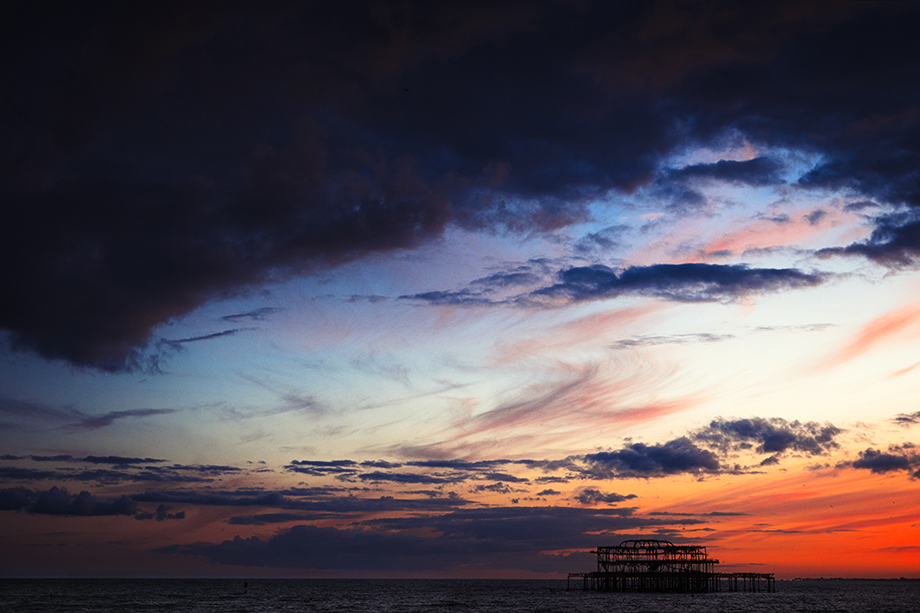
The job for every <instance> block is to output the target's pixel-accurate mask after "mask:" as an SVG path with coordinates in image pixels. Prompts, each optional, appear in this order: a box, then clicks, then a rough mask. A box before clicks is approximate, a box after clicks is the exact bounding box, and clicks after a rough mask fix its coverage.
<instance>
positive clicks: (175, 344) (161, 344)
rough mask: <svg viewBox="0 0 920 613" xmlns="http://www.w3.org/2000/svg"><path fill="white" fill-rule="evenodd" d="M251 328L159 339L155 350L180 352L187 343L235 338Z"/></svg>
mask: <svg viewBox="0 0 920 613" xmlns="http://www.w3.org/2000/svg"><path fill="white" fill-rule="evenodd" d="M251 329H252V328H234V329H232V330H223V331H221V332H214V333H212V334H204V335H202V336H192V337H189V338H176V339H166V338H161V339H160V340H158V341H157V348H158V349H160V350H161V351H167V350H169V351H182V349H183V345H187V344H188V343H197V342H200V341H210V340H213V339H215V338H223V337H225V336H236V335H237V334H239V333H240V332H245V331H246V330H251Z"/></svg>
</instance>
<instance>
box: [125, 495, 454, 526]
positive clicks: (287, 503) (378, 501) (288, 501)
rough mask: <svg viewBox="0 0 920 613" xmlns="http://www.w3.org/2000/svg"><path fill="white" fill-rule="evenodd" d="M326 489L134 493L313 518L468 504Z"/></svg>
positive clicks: (145, 497)
mask: <svg viewBox="0 0 920 613" xmlns="http://www.w3.org/2000/svg"><path fill="white" fill-rule="evenodd" d="M329 494H330V493H329V492H319V493H316V492H309V493H305V492H297V491H293V490H288V491H284V492H261V491H260V492H232V491H231V492H198V491H194V490H181V491H179V490H170V491H147V492H144V493H143V494H133V495H132V496H131V498H132V499H133V500H135V501H137V502H159V503H168V504H182V505H196V506H199V505H205V506H219V507H269V508H276V509H286V510H288V511H301V512H307V513H310V515H311V518H313V519H315V518H317V517H318V516H317V515H316V514H320V515H322V516H329V517H331V516H336V517H338V516H342V515H346V516H347V515H358V514H361V513H376V512H384V511H425V512H436V511H445V510H450V509H454V508H457V507H462V506H465V505H467V504H469V501H467V500H464V499H463V498H462V497H460V496H458V495H456V494H447V495H445V496H440V497H427V498H395V497H393V496H380V497H378V498H359V497H357V496H341V495H329ZM239 517H240V518H250V519H238V520H237V522H236V523H247V522H249V523H252V522H258V521H263V520H259V519H251V518H256V517H259V516H257V515H253V516H239Z"/></svg>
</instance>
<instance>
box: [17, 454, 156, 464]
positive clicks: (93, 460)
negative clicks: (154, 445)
mask: <svg viewBox="0 0 920 613" xmlns="http://www.w3.org/2000/svg"><path fill="white" fill-rule="evenodd" d="M32 459H33V460H34V459H35V457H34V456H33V457H32ZM79 461H83V462H89V463H90V464H113V465H118V464H160V463H162V462H165V461H166V460H158V459H156V458H126V457H123V456H117V455H107V456H94V455H88V456H86V457H85V458H82V460H79Z"/></svg>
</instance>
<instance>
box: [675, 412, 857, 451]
mask: <svg viewBox="0 0 920 613" xmlns="http://www.w3.org/2000/svg"><path fill="white" fill-rule="evenodd" d="M842 432H843V431H842V430H841V429H840V428H838V427H836V426H834V425H833V424H830V423H825V424H819V423H817V422H805V423H802V422H799V421H787V420H785V419H783V418H781V417H771V418H765V417H751V418H748V419H733V420H726V419H722V418H718V419H715V420H713V421H712V422H711V423H710V424H709V426H707V427H706V428H703V429H701V430H698V431H696V432H694V433H693V438H694V440H696V441H698V442H704V443H706V444H707V445H709V446H711V447H713V448H717V449H720V450H722V451H723V452H724V453H727V452H729V451H738V450H742V449H751V448H753V449H754V450H755V451H757V453H769V454H783V453H788V452H798V453H803V454H805V455H808V456H814V455H825V454H828V453H830V452H831V451H833V450H834V449H837V448H838V447H839V446H840V445H839V444H838V443H837V442H836V441H835V440H834V439H835V437H836V436H837V435H839V434H841V433H842Z"/></svg>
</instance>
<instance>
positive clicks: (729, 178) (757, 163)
mask: <svg viewBox="0 0 920 613" xmlns="http://www.w3.org/2000/svg"><path fill="white" fill-rule="evenodd" d="M782 170H783V164H782V163H781V162H780V161H779V160H776V159H773V158H769V157H759V158H754V159H753V160H747V161H745V162H734V161H730V160H720V161H718V162H716V163H714V164H694V165H692V166H685V167H683V168H680V169H677V170H672V171H670V172H669V173H668V174H667V178H668V179H669V180H671V181H685V180H688V179H712V180H716V181H723V182H726V183H734V184H746V185H755V186H763V185H776V184H778V183H782V182H783V180H782V177H781V176H780V173H781V172H782Z"/></svg>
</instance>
